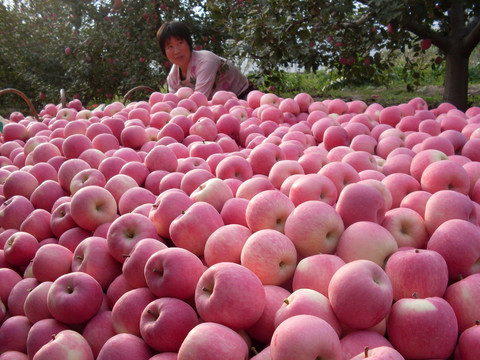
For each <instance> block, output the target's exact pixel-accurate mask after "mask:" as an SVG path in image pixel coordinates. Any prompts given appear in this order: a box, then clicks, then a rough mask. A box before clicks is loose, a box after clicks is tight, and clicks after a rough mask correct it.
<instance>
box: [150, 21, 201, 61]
mask: <svg viewBox="0 0 480 360" xmlns="http://www.w3.org/2000/svg"><path fill="white" fill-rule="evenodd" d="M172 36H173V37H176V38H179V39H183V40H185V41H186V42H187V44H188V46H189V48H190V50H192V48H193V42H192V36H191V34H190V30H189V28H188V27H187V26H186V25H185V24H184V23H183V22H181V21H168V22H166V23H164V24H163V25H162V26H161V27H160V29H158V31H157V43H158V46H159V47H160V50H161V51H162V53H163V55H164V56H166V53H165V43H166V42H167V40H168V39H170V38H171V37H172Z"/></svg>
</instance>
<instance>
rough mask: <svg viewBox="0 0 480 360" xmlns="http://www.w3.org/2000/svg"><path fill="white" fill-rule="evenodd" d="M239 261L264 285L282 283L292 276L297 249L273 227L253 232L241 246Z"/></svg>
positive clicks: (295, 263)
mask: <svg viewBox="0 0 480 360" xmlns="http://www.w3.org/2000/svg"><path fill="white" fill-rule="evenodd" d="M240 262H241V264H242V265H243V266H245V267H246V268H247V269H250V270H251V271H253V272H254V273H255V274H256V275H257V276H258V278H259V279H260V281H261V282H262V284H264V285H282V284H284V283H285V282H287V281H288V280H289V279H291V277H292V276H293V273H294V271H295V267H296V265H297V251H296V249H295V245H294V244H293V243H292V241H291V240H290V239H289V238H288V237H287V236H286V235H284V234H283V233H281V232H279V231H276V230H273V229H263V230H258V231H256V232H254V233H253V234H252V235H251V236H250V237H249V238H248V239H247V241H246V242H245V244H244V245H243V248H242V252H241V256H240Z"/></svg>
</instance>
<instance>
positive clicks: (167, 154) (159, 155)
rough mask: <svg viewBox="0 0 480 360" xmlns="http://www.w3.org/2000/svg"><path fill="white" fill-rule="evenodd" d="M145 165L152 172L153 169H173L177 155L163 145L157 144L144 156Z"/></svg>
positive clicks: (176, 162) (176, 164)
mask: <svg viewBox="0 0 480 360" xmlns="http://www.w3.org/2000/svg"><path fill="white" fill-rule="evenodd" d="M144 162H145V165H146V166H147V169H148V170H149V171H150V172H152V171H155V170H166V171H169V172H172V171H175V170H176V168H177V166H178V160H177V156H176V155H175V153H174V152H173V150H172V149H170V148H169V147H167V146H165V145H157V146H155V147H154V148H153V149H152V150H150V151H149V152H148V154H147V156H146V157H145V160H144Z"/></svg>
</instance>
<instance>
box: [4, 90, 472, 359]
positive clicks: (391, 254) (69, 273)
mask: <svg viewBox="0 0 480 360" xmlns="http://www.w3.org/2000/svg"><path fill="white" fill-rule="evenodd" d="M40 116H41V119H42V120H41V121H37V120H35V119H33V118H32V117H29V116H26V117H25V116H24V115H23V114H21V113H19V112H14V113H12V114H11V115H10V117H9V120H8V121H7V123H6V124H5V126H4V129H3V133H2V134H1V138H0V140H1V141H0V164H1V167H0V184H1V187H0V190H1V191H0V194H1V196H0V203H1V206H0V226H1V228H0V249H1V250H0V360H7V359H8V360H13V359H15V360H19V359H33V360H44V359H48V360H64V359H67V358H69V359H73V358H75V359H82V360H83V359H86V360H90V359H98V360H121V359H129V360H131V359H135V360H143V359H152V360H160V359H163V360H165V359H179V360H186V359H195V360H216V359H219V360H226V359H239V360H244V359H255V360H260V359H273V360H280V359H282V360H283V359H285V360H302V359H320V358H321V359H335V360H337V359H338V360H343V359H355V360H356V359H363V358H366V357H368V358H369V359H383V360H386V359H390V360H397V359H456V360H460V359H461V360H473V359H475V360H478V359H480V325H479V324H480V321H479V320H480V305H479V304H480V228H479V225H478V224H479V219H480V205H479V204H480V181H479V179H480V107H471V108H470V109H468V110H467V111H465V112H462V111H460V110H458V109H456V108H455V107H454V106H452V105H450V104H447V103H443V104H441V105H439V106H438V107H437V108H433V109H432V108H430V109H429V107H428V105H427V103H426V102H425V101H424V100H423V99H421V98H414V99H412V100H411V101H409V102H408V103H403V104H399V105H398V106H388V107H383V106H382V105H380V104H378V103H373V104H371V105H368V106H367V104H366V103H365V102H363V101H359V100H355V101H351V102H346V101H344V100H341V99H331V100H324V101H315V100H314V99H313V98H312V97H311V96H310V95H309V94H307V93H299V94H298V95H296V96H295V97H294V98H280V97H278V96H277V95H275V94H273V93H263V92H260V91H258V90H256V91H253V92H251V93H250V94H249V95H248V98H247V99H246V100H240V99H237V97H236V96H235V95H234V94H232V93H230V92H227V91H219V92H217V93H216V94H215V96H214V97H213V98H212V99H211V100H207V98H206V97H205V96H204V95H202V94H201V93H198V92H194V91H193V90H191V89H188V88H181V89H179V90H178V91H177V92H176V93H167V94H164V93H160V92H154V93H152V94H151V96H150V97H149V100H148V101H135V102H131V103H129V104H127V105H124V104H122V103H120V102H113V103H110V104H108V105H106V106H105V107H104V108H101V109H96V110H88V109H85V108H84V107H83V106H82V104H81V102H80V101H79V100H74V101H72V102H70V103H69V104H68V106H67V107H62V106H61V105H55V104H48V105H46V106H45V107H44V108H43V109H42V111H41V112H40Z"/></svg>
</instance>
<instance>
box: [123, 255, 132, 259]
mask: <svg viewBox="0 0 480 360" xmlns="http://www.w3.org/2000/svg"><path fill="white" fill-rule="evenodd" d="M128 257H130V255H128V254H122V258H124V259H126V258H128Z"/></svg>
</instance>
